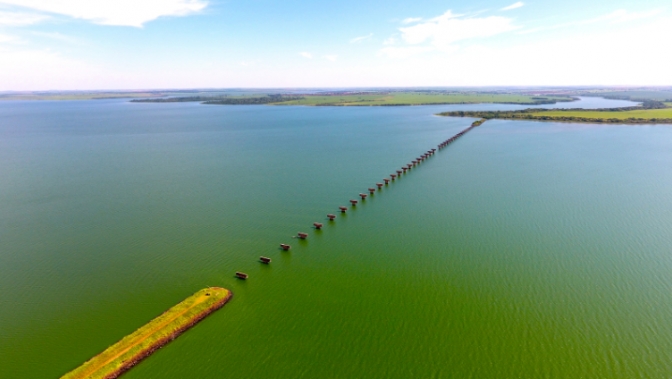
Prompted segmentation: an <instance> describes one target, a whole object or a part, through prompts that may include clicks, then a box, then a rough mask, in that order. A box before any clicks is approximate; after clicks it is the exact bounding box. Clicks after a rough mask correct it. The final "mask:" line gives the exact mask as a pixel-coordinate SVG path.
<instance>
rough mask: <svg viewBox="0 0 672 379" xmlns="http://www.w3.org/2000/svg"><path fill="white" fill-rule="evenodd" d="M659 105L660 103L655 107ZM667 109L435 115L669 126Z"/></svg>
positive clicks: (670, 117)
mask: <svg viewBox="0 0 672 379" xmlns="http://www.w3.org/2000/svg"><path fill="white" fill-rule="evenodd" d="M659 104H661V103H659ZM665 105H667V106H668V107H667V108H645V107H643V106H640V107H631V108H615V109H586V110H583V109H566V110H562V109H554V110H549V109H524V110H519V111H473V112H464V111H454V112H443V113H439V115H440V116H448V117H474V118H484V119H505V120H507V119H508V120H530V121H560V122H585V123H610V124H672V103H665Z"/></svg>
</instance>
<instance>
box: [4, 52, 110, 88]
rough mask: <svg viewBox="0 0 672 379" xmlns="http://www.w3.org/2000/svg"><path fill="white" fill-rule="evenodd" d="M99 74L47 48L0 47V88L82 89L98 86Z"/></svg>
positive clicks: (91, 68) (94, 69)
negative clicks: (21, 48) (18, 48)
mask: <svg viewBox="0 0 672 379" xmlns="http://www.w3.org/2000/svg"><path fill="white" fill-rule="evenodd" d="M101 77H104V75H102V73H101V72H100V71H99V70H98V69H96V68H94V67H92V66H90V65H87V64H85V63H82V62H80V61H76V60H72V59H68V58H65V57H63V56H61V55H60V54H58V53H55V52H53V51H50V50H17V49H14V48H3V47H0V91H7V90H26V91H29V90H46V89H86V88H85V87H88V88H90V87H91V85H94V86H96V85H100V78H101ZM106 84H108V83H106ZM94 88H95V87H94Z"/></svg>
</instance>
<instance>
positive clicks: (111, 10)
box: [0, 0, 208, 27]
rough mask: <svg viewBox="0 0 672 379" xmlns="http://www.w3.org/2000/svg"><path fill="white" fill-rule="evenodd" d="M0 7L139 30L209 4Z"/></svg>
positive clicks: (175, 0) (79, 1)
mask: <svg viewBox="0 0 672 379" xmlns="http://www.w3.org/2000/svg"><path fill="white" fill-rule="evenodd" d="M0 4H6V5H14V6H19V7H23V8H30V9H33V10H37V11H40V12H45V13H54V14H59V15H64V16H68V17H72V18H76V19H82V20H86V21H90V22H93V23H96V24H102V25H117V26H134V27H142V26H143V25H144V24H145V23H147V22H149V21H152V20H156V19H157V18H159V17H164V16H186V15H189V14H193V13H196V12H199V11H201V10H203V9H204V8H205V7H206V6H207V5H208V3H207V1H205V0H115V1H109V0H0ZM35 17H37V16H35Z"/></svg>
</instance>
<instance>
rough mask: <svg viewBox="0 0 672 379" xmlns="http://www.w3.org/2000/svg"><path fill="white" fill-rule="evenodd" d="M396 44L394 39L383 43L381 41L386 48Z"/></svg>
mask: <svg viewBox="0 0 672 379" xmlns="http://www.w3.org/2000/svg"><path fill="white" fill-rule="evenodd" d="M396 43H397V39H396V38H394V37H390V38H388V39H386V40H385V41H383V45H386V46H389V45H394V44H396Z"/></svg>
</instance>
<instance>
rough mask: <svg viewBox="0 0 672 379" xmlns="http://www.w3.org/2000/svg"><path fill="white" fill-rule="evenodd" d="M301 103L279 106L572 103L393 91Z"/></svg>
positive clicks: (315, 97) (305, 97)
mask: <svg viewBox="0 0 672 379" xmlns="http://www.w3.org/2000/svg"><path fill="white" fill-rule="evenodd" d="M302 96H303V98H302V99H299V100H292V101H283V102H281V103H276V104H275V105H338V106H381V105H383V106H384V105H389V106H393V105H431V104H480V103H507V104H508V103H511V104H551V103H554V102H556V101H571V98H568V97H557V96H544V97H535V96H526V95H514V94H488V93H420V92H389V93H371V94H335V95H302Z"/></svg>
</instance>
